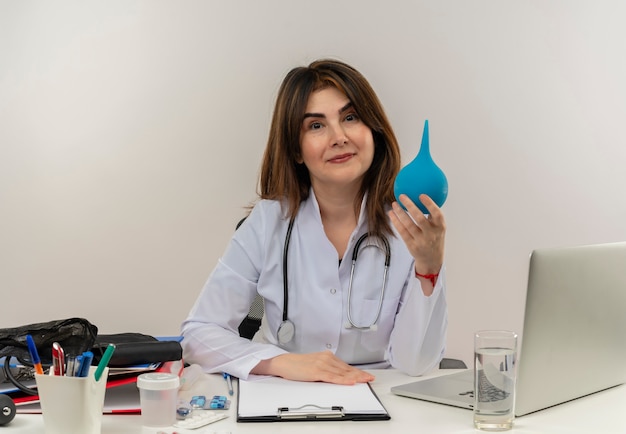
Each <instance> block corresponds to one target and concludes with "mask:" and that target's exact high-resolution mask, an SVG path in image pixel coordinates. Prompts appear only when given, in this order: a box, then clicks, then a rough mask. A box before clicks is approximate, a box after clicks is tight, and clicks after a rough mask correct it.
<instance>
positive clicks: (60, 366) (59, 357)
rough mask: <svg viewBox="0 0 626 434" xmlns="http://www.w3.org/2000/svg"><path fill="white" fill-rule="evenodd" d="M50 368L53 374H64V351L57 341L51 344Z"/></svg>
mask: <svg viewBox="0 0 626 434" xmlns="http://www.w3.org/2000/svg"><path fill="white" fill-rule="evenodd" d="M52 369H53V370H54V375H65V353H64V352H63V348H61V344H59V343H58V342H54V343H53V344H52Z"/></svg>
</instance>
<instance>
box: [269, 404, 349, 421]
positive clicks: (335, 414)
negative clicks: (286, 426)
mask: <svg viewBox="0 0 626 434" xmlns="http://www.w3.org/2000/svg"><path fill="white" fill-rule="evenodd" d="M344 416H345V413H344V411H343V407H340V406H332V407H320V406H319V405H315V404H305V405H303V406H300V407H292V408H289V407H280V408H279V409H278V418H279V419H341V418H343V417H344Z"/></svg>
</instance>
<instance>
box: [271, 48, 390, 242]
mask: <svg viewBox="0 0 626 434" xmlns="http://www.w3.org/2000/svg"><path fill="white" fill-rule="evenodd" d="M327 87H335V88H337V89H338V90H339V91H340V92H342V93H344V94H345V95H346V96H347V97H348V99H349V100H350V101H351V102H352V105H353V107H354V109H355V110H356V112H357V114H358V116H359V118H360V119H361V120H362V121H363V123H365V125H367V126H368V127H369V128H370V129H371V130H372V136H373V138H374V159H373V161H372V165H371V167H370V168H369V170H368V171H367V172H366V173H365V176H364V178H363V183H362V185H361V191H360V192H359V196H358V197H357V200H356V203H355V204H354V206H355V212H356V213H358V211H359V207H360V204H361V201H362V199H363V196H364V195H365V193H366V192H367V194H368V200H367V214H368V230H369V232H370V233H373V234H376V235H383V234H389V235H391V234H392V231H391V227H390V225H389V220H388V217H387V215H386V212H385V207H386V206H387V205H388V204H389V203H391V202H392V201H393V200H394V194H393V183H394V180H395V177H396V175H397V174H398V171H399V170H400V149H399V146H398V142H397V140H396V137H395V134H394V133H393V130H392V128H391V125H390V123H389V120H388V119H387V116H386V115H385V112H384V109H383V106H382V104H381V103H380V101H379V99H378V97H377V96H376V93H375V92H374V90H373V89H372V87H371V86H370V84H369V83H368V82H367V80H366V79H365V77H363V75H361V73H359V72H358V71H357V70H356V69H354V68H353V67H351V66H349V65H347V64H345V63H343V62H340V61H337V60H317V61H315V62H313V63H311V64H310V65H309V66H308V67H298V68H294V69H292V70H291V71H289V73H288V74H287V75H286V76H285V79H284V80H283V82H282V84H281V86H280V88H279V91H278V97H277V98H276V105H275V106H274V114H273V117H272V122H271V125H270V132H269V138H268V141H267V147H266V149H265V154H264V156H263V163H262V166H261V175H260V183H259V195H260V197H261V199H273V200H281V201H283V202H284V204H285V205H286V206H287V214H288V216H289V217H295V215H296V214H297V212H298V208H299V206H300V203H301V202H302V201H303V200H305V199H307V198H308V196H309V191H310V188H311V180H310V177H309V172H308V169H307V168H306V166H305V165H304V164H299V163H298V162H297V161H298V159H299V156H300V131H301V128H302V122H303V120H304V113H305V110H306V106H307V103H308V99H309V96H310V95H311V93H312V92H314V91H316V90H320V89H324V88H327Z"/></svg>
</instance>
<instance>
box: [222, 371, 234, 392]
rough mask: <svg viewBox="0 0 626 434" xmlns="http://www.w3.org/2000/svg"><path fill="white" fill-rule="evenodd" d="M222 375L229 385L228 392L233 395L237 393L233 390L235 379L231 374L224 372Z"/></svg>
mask: <svg viewBox="0 0 626 434" xmlns="http://www.w3.org/2000/svg"><path fill="white" fill-rule="evenodd" d="M222 376H223V377H224V380H226V385H227V386H228V394H229V395H231V396H232V395H233V394H234V393H235V391H234V390H233V379H232V378H231V376H230V374H227V373H226V372H224V373H222Z"/></svg>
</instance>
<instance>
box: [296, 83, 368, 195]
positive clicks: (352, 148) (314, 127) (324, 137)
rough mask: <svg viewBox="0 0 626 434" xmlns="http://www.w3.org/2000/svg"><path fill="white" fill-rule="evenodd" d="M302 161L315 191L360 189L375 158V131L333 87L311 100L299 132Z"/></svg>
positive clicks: (344, 96)
mask: <svg viewBox="0 0 626 434" xmlns="http://www.w3.org/2000/svg"><path fill="white" fill-rule="evenodd" d="M300 151H301V160H300V161H298V162H299V163H304V164H305V165H306V167H307V169H308V170H309V174H310V177H311V185H312V186H313V188H316V187H317V188H324V187H344V186H355V187H360V185H361V181H362V179H363V176H364V175H365V172H367V170H368V169H369V168H370V166H371V164H372V160H373V158H374V138H373V136H372V131H371V130H370V128H369V127H368V126H367V125H365V124H364V123H363V122H362V121H361V119H360V118H359V117H358V115H357V113H356V111H355V109H354V107H352V103H351V102H350V100H349V99H348V97H347V96H346V95H344V94H343V93H341V92H340V91H339V90H338V89H336V88H334V87H327V88H325V89H321V90H318V91H315V92H313V93H312V94H311V96H310V97H309V100H308V103H307V106H306V110H305V115H304V121H303V122H302V127H301V131H300Z"/></svg>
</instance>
